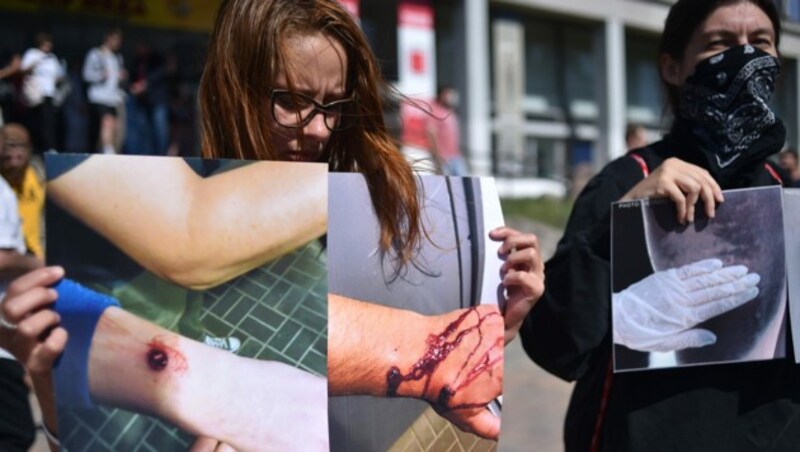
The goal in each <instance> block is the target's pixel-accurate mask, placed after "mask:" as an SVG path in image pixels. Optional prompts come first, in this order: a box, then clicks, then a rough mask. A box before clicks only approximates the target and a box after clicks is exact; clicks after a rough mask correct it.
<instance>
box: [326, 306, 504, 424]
mask: <svg viewBox="0 0 800 452" xmlns="http://www.w3.org/2000/svg"><path fill="white" fill-rule="evenodd" d="M330 298H331V301H332V302H334V301H335V302H336V303H339V304H340V306H341V308H340V309H337V310H335V311H334V310H332V311H331V317H330V333H329V334H330V337H331V338H339V337H341V338H342V339H343V340H342V341H340V342H337V344H336V345H337V346H336V347H335V348H334V347H330V348H329V352H328V377H329V379H330V385H329V390H330V394H331V396H344V395H372V396H375V397H408V398H416V399H420V400H424V401H426V402H428V403H429V404H430V405H431V407H433V409H434V410H436V412H437V413H439V414H440V415H441V416H443V417H445V418H447V419H448V420H450V421H451V422H453V423H454V424H455V425H457V426H458V427H459V428H461V429H463V430H467V431H471V432H474V433H476V434H478V435H480V436H483V437H487V438H497V437H498V435H499V432H500V418H498V417H496V416H494V415H493V414H492V413H491V412H490V411H488V410H487V409H486V406H487V405H488V404H490V403H491V402H492V401H493V400H494V399H495V398H496V397H497V396H499V395H500V394H501V393H502V390H503V334H502V332H503V318H502V315H501V314H500V311H499V309H498V308H497V307H496V306H491V305H483V306H474V307H471V308H466V309H461V310H457V311H452V312H449V313H446V314H442V315H438V316H425V315H421V314H418V313H415V312H413V311H405V310H397V309H392V308H387V307H385V306H381V305H378V304H374V303H365V302H361V301H355V300H349V299H345V298H342V297H339V296H336V295H331V296H330ZM365 313H366V314H367V315H364V314H365Z"/></svg>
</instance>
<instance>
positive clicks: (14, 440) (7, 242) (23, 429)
mask: <svg viewBox="0 0 800 452" xmlns="http://www.w3.org/2000/svg"><path fill="white" fill-rule="evenodd" d="M4 154H5V146H4V141H3V135H2V134H0V155H4ZM42 264H43V262H42V260H41V259H39V258H36V257H34V256H31V255H29V254H26V252H25V242H24V240H23V235H22V229H21V227H20V218H19V213H18V210H17V200H16V197H15V196H14V192H13V191H12V190H11V188H10V187H9V186H8V184H7V183H6V181H5V179H3V178H2V177H0V300H1V299H2V298H3V296H4V295H5V292H6V287H7V285H8V284H9V283H10V282H11V280H12V279H14V278H15V277H17V276H19V275H20V274H22V273H25V272H27V271H29V270H33V269H36V268H38V267H41V266H42ZM0 327H3V328H4V327H5V326H0ZM24 374H25V370H24V369H23V367H22V365H20V363H19V362H17V361H16V360H15V359H14V358H13V356H12V355H11V354H10V353H9V352H8V351H7V350H5V349H3V348H0V400H2V403H0V450H3V451H26V450H28V449H29V448H30V446H31V444H32V443H33V440H34V434H35V427H34V424H33V416H32V414H31V407H30V403H29V402H28V386H27V385H26V384H25V382H24V380H23V376H24Z"/></svg>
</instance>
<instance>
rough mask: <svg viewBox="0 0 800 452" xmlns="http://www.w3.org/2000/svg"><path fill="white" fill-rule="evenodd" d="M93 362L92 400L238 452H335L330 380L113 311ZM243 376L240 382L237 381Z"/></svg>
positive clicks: (100, 331) (99, 333)
mask: <svg viewBox="0 0 800 452" xmlns="http://www.w3.org/2000/svg"><path fill="white" fill-rule="evenodd" d="M91 350H92V351H91V354H90V359H89V376H90V377H89V383H90V390H91V394H92V398H93V399H94V400H95V401H96V402H98V403H103V404H108V405H112V406H117V407H122V408H126V409H129V410H133V411H137V412H142V413H148V414H151V415H154V416H157V417H160V418H162V419H164V420H166V421H168V422H170V423H171V424H173V425H175V426H177V427H179V428H181V429H183V430H185V431H187V432H190V433H193V434H195V435H199V436H203V437H208V438H215V439H218V440H220V441H222V442H224V443H226V444H230V445H232V446H234V447H235V448H236V449H237V450H258V449H259V447H263V445H264V444H270V445H272V446H275V447H276V449H277V450H300V449H299V448H298V443H297V442H296V438H297V435H299V434H300V433H301V432H300V431H299V430H297V429H303V434H304V435H306V439H307V441H306V442H304V443H303V446H302V447H303V448H304V449H303V450H327V403H326V401H327V393H326V384H325V380H324V379H323V378H321V377H317V376H314V375H311V374H309V373H307V372H304V371H301V370H298V369H295V368H293V367H290V366H288V365H286V364H282V363H277V362H272V361H260V360H255V359H248V358H242V357H239V356H236V355H234V354H232V353H229V352H225V351H222V350H219V349H216V348H213V347H208V346H206V345H204V344H201V343H199V342H195V341H192V340H190V339H187V338H184V337H181V336H179V335H176V334H174V333H171V332H168V331H166V330H163V329H162V328H160V327H158V326H156V325H153V324H151V323H150V322H147V321H145V320H142V319H140V318H138V317H136V316H134V315H132V314H129V313H127V312H125V311H123V310H121V309H117V308H109V309H107V310H106V311H105V312H104V314H103V317H101V319H100V322H99V323H98V328H97V330H96V332H95V335H94V339H93V341H92V349H91ZM234 375H235V378H231V377H232V376H234Z"/></svg>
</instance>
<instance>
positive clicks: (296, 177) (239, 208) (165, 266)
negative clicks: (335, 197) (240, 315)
mask: <svg viewBox="0 0 800 452" xmlns="http://www.w3.org/2000/svg"><path fill="white" fill-rule="evenodd" d="M326 193H327V170H326V168H325V167H324V166H323V165H298V164H294V165H292V164H286V163H276V162H270V163H265V162H260V163H254V164H251V165H247V166H244V167H240V168H236V169H233V170H230V171H227V172H225V173H222V174H218V175H215V176H211V177H209V178H205V179H203V178H201V177H199V176H197V175H196V174H195V173H194V171H192V170H191V168H189V167H188V165H186V163H185V162H183V161H181V160H171V161H165V160H164V159H148V158H108V157H105V158H96V157H93V158H89V159H87V160H86V161H84V162H83V163H81V164H80V165H79V166H77V167H76V168H73V169H72V170H70V171H68V172H67V173H65V174H63V175H61V176H60V177H58V178H56V179H54V180H53V181H51V182H50V183H49V187H48V196H50V197H51V198H52V199H53V200H54V201H55V202H56V203H58V204H59V205H61V206H62V207H63V208H64V209H66V210H67V211H68V212H70V213H71V214H72V215H74V216H76V217H77V218H79V219H81V220H82V221H83V222H84V223H86V224H87V225H89V226H90V227H92V228H93V229H95V230H96V231H97V232H99V233H100V234H101V235H103V236H104V237H106V238H107V239H109V240H110V241H111V242H112V243H114V244H115V245H117V246H118V247H119V248H120V249H122V250H123V251H124V252H126V254H128V255H130V256H131V257H132V258H133V259H134V260H136V261H137V262H139V263H140V264H141V265H142V266H144V267H145V268H147V269H148V270H150V271H152V272H153V273H155V274H157V275H159V276H161V277H164V278H166V279H169V280H171V281H173V282H176V283H178V284H181V285H184V286H187V287H191V288H195V289H202V288H207V287H209V286H213V285H216V284H219V283H221V282H224V281H226V280H228V279H230V278H232V277H235V276H238V275H239V274H242V273H244V272H246V271H248V270H250V269H252V268H255V267H257V266H258V265H261V264H262V263H264V262H266V261H269V260H271V259H274V258H276V257H278V256H280V255H282V254H284V253H286V252H288V251H290V250H292V249H294V248H296V247H298V246H300V245H302V244H304V243H307V242H308V241H310V240H313V239H314V238H316V237H319V236H320V235H322V234H324V232H325V230H326V228H327V196H326ZM134 206H135V208H133V207H134Z"/></svg>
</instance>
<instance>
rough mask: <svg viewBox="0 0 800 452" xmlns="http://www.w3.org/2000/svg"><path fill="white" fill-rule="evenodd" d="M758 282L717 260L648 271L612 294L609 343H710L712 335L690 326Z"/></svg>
mask: <svg viewBox="0 0 800 452" xmlns="http://www.w3.org/2000/svg"><path fill="white" fill-rule="evenodd" d="M759 281H761V277H760V276H758V274H756V273H749V274H748V269H747V267H745V266H743V265H735V266H731V267H724V268H723V264H722V261H720V260H719V259H708V260H703V261H699V262H695V263H693V264H689V265H685V266H683V267H680V268H671V269H669V270H664V271H660V272H656V273H653V274H652V275H650V276H648V277H647V278H645V279H643V280H641V281H639V282H637V283H636V284H633V285H631V286H630V287H628V288H627V289H625V290H623V291H622V292H620V293H615V294H613V295H612V301H611V304H612V316H613V330H614V343H616V344H620V345H624V346H626V347H628V348H630V349H632V350H639V351H645V352H670V351H674V350H682V349H685V348H691V347H705V346H707V345H711V344H713V343H715V342H716V341H717V337H716V335H714V333H712V332H711V331H708V330H704V329H699V328H697V329H693V328H694V327H695V326H696V325H697V324H699V323H702V322H704V321H706V320H708V319H710V318H713V317H716V316H718V315H720V314H722V313H725V312H728V311H730V310H732V309H735V308H737V307H739V306H741V305H743V304H745V303H747V302H748V301H750V300H752V299H753V298H755V297H756V296H757V295H758V287H756V285H757V284H758V282H759Z"/></svg>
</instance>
